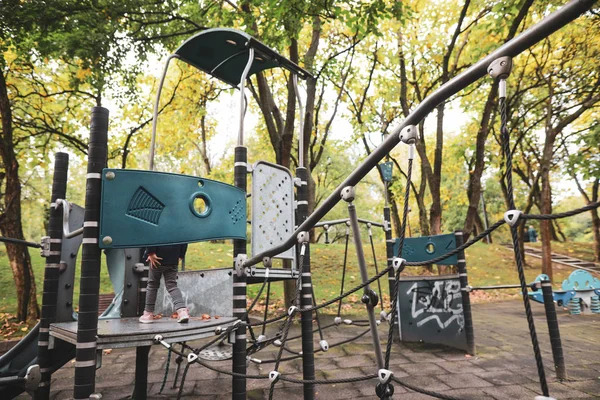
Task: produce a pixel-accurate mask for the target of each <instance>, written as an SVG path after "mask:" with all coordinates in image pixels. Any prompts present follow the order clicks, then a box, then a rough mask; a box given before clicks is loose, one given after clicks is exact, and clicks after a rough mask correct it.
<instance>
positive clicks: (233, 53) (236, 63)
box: [175, 28, 311, 86]
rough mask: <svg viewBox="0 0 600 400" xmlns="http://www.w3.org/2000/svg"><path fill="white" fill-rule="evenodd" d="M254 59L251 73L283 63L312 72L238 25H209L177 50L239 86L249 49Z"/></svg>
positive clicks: (183, 57)
mask: <svg viewBox="0 0 600 400" xmlns="http://www.w3.org/2000/svg"><path fill="white" fill-rule="evenodd" d="M250 48H253V49H254V61H253V63H252V67H251V68H250V71H249V72H248V77H250V76H251V75H252V74H255V73H257V72H260V71H264V70H266V69H270V68H275V67H283V68H286V69H287V70H289V71H290V72H292V73H294V74H297V75H298V76H299V77H301V78H303V79H306V78H308V77H309V76H311V74H310V73H308V72H307V71H306V70H304V69H302V68H300V67H299V66H298V65H296V64H295V63H293V62H292V61H290V60H288V59H287V58H285V57H283V56H282V55H280V54H279V53H277V52H276V51H275V50H273V49H271V48H270V47H268V46H266V45H264V44H263V43H261V42H259V41H258V40H256V39H254V38H253V37H252V36H250V35H248V34H247V33H245V32H242V31H238V30H236V29H228V28H215V29H207V30H205V31H202V32H200V33H198V34H197V35H195V36H192V37H191V38H189V39H188V40H186V41H185V42H184V43H183V44H182V45H181V46H180V47H179V48H178V49H177V50H176V51H175V54H176V55H177V56H178V57H179V59H181V60H182V61H185V62H187V63H188V64H190V65H193V66H194V67H196V68H198V69H200V70H202V71H205V72H206V73H208V74H210V75H212V76H214V77H216V78H218V79H220V80H222V81H224V82H226V83H229V84H230V85H233V86H238V85H239V83H240V79H241V76H242V73H243V71H244V68H245V67H246V64H247V62H248V52H249V49H250Z"/></svg>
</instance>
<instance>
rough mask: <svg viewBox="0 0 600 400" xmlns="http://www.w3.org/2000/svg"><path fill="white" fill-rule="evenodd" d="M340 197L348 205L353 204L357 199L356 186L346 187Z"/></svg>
mask: <svg viewBox="0 0 600 400" xmlns="http://www.w3.org/2000/svg"><path fill="white" fill-rule="evenodd" d="M340 196H341V197H342V200H344V201H345V202H346V203H352V202H353V201H354V198H355V197H356V190H355V189H354V186H346V187H345V188H343V189H342V191H341V192H340Z"/></svg>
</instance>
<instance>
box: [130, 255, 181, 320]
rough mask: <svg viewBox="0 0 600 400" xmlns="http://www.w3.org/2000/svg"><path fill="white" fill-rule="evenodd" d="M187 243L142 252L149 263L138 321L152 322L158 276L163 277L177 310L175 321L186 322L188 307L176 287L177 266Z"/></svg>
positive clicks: (158, 282)
mask: <svg viewBox="0 0 600 400" xmlns="http://www.w3.org/2000/svg"><path fill="white" fill-rule="evenodd" d="M186 251H187V244H177V245H172V246H155V247H148V248H146V251H145V252H144V258H145V259H146V261H148V263H149V264H150V270H149V271H148V286H147V288H146V306H145V307H144V314H143V315H142V316H141V317H140V320H139V321H140V322H142V323H144V324H150V323H152V322H154V305H155V303H156V295H157V292H158V288H159V286H160V277H161V276H164V277H165V286H166V288H165V289H166V290H167V292H169V295H170V296H171V300H172V301H173V308H174V309H175V310H177V322H180V323H183V322H188V321H189V319H190V316H189V312H188V309H187V308H186V307H185V303H184V301H183V296H182V295H181V290H179V288H178V287H177V266H178V265H179V261H180V260H181V259H182V258H183V257H184V256H185V252H186Z"/></svg>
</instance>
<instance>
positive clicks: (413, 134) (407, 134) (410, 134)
mask: <svg viewBox="0 0 600 400" xmlns="http://www.w3.org/2000/svg"><path fill="white" fill-rule="evenodd" d="M400 141H401V142H404V143H406V144H415V142H416V141H417V127H416V126H414V125H406V126H405V127H404V128H402V130H401V131H400Z"/></svg>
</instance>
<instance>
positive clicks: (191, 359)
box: [187, 352, 198, 364]
mask: <svg viewBox="0 0 600 400" xmlns="http://www.w3.org/2000/svg"><path fill="white" fill-rule="evenodd" d="M197 359H198V354H196V353H193V352H192V353H190V354H188V356H187V362H188V364H191V363H193V362H194V361H196V360H197Z"/></svg>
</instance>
